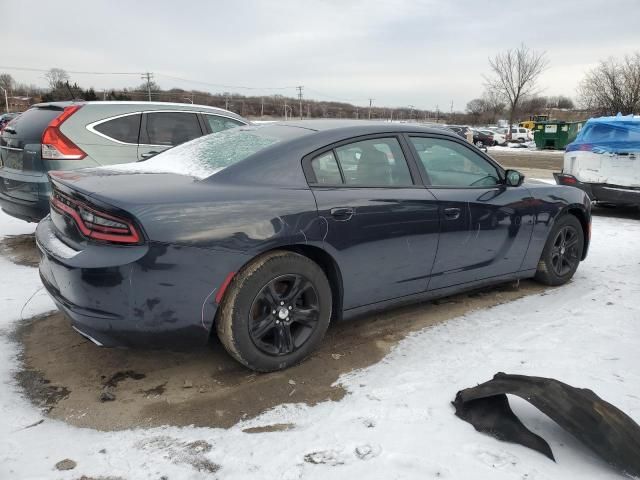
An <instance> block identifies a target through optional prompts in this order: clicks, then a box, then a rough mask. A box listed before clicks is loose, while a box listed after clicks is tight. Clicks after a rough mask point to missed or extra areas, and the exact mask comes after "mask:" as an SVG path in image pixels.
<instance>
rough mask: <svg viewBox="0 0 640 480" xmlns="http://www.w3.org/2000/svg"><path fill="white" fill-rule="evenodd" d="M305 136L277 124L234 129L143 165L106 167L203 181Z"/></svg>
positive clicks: (191, 142)
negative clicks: (261, 153)
mask: <svg viewBox="0 0 640 480" xmlns="http://www.w3.org/2000/svg"><path fill="white" fill-rule="evenodd" d="M305 133H310V131H309V130H306V129H302V128H294V127H285V126H280V125H264V126H247V127H240V128H233V129H230V130H225V131H222V132H218V133H214V134H211V135H206V136H204V137H200V138H197V139H195V140H192V141H190V142H187V143H183V144H182V145H179V146H177V147H174V148H172V149H170V150H167V151H165V152H163V153H161V154H159V155H156V156H155V157H152V158H150V159H149V160H146V161H143V162H137V163H130V164H123V165H115V166H110V167H105V168H109V169H111V170H127V171H132V172H140V173H164V172H167V173H179V174H182V175H191V176H193V177H197V178H206V177H209V176H211V175H213V174H214V173H216V172H219V171H220V170H222V169H224V168H226V167H228V166H230V165H233V164H234V163H237V162H240V161H241V160H244V159H245V158H248V157H250V156H251V155H253V154H255V153H258V152H259V151H261V150H264V149H265V148H267V147H270V146H272V145H275V144H277V143H279V142H282V141H284V140H288V139H290V138H295V137H298V136H301V135H304V134H305Z"/></svg>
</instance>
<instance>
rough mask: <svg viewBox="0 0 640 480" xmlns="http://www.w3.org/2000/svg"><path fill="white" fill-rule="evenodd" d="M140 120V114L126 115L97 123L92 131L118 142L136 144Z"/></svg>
mask: <svg viewBox="0 0 640 480" xmlns="http://www.w3.org/2000/svg"><path fill="white" fill-rule="evenodd" d="M141 119H142V114H141V113H136V114H134V115H126V116H124V117H118V118H114V119H112V120H107V121H106V122H102V123H99V124H98V125H96V126H95V127H93V129H94V130H95V131H96V132H100V133H101V134H103V135H105V136H107V137H109V138H113V139H114V140H118V141H119V142H124V143H135V144H137V143H138V134H139V133H140V120H141Z"/></svg>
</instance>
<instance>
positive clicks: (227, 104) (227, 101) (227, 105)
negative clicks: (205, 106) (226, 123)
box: [224, 95, 229, 110]
mask: <svg viewBox="0 0 640 480" xmlns="http://www.w3.org/2000/svg"><path fill="white" fill-rule="evenodd" d="M224 109H225V110H229V95H225V96H224Z"/></svg>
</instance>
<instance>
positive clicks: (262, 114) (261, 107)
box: [260, 97, 264, 118]
mask: <svg viewBox="0 0 640 480" xmlns="http://www.w3.org/2000/svg"><path fill="white" fill-rule="evenodd" d="M262 117H264V97H260V118H262Z"/></svg>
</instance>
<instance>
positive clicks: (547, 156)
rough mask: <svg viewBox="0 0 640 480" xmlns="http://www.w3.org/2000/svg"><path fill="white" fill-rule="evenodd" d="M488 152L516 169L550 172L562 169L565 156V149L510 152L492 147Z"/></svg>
mask: <svg viewBox="0 0 640 480" xmlns="http://www.w3.org/2000/svg"><path fill="white" fill-rule="evenodd" d="M514 150H516V149H514ZM517 150H519V149H517ZM488 153H489V155H490V156H491V157H493V158H494V159H495V160H496V161H497V162H498V163H500V165H502V166H503V167H506V168H515V169H516V170H518V169H521V168H523V169H524V168H532V169H541V170H549V171H550V172H559V171H560V170H562V162H563V158H564V152H563V151H550V150H546V151H542V152H536V151H535V150H532V151H531V152H529V151H526V152H522V151H516V152H509V151H505V150H491V149H490V150H489V152H488Z"/></svg>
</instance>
